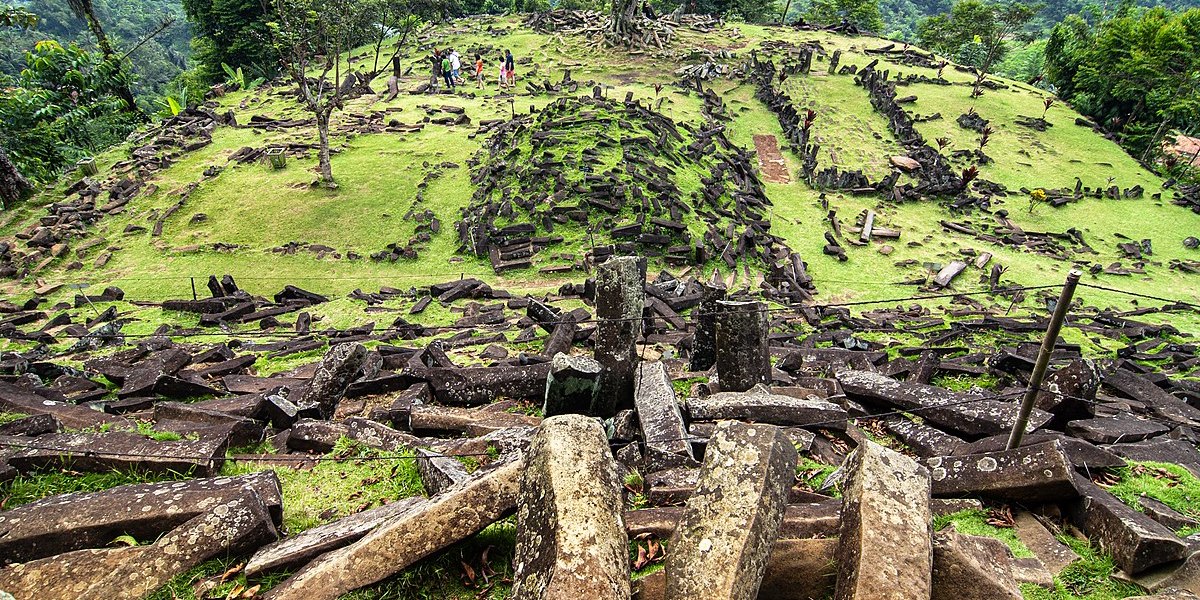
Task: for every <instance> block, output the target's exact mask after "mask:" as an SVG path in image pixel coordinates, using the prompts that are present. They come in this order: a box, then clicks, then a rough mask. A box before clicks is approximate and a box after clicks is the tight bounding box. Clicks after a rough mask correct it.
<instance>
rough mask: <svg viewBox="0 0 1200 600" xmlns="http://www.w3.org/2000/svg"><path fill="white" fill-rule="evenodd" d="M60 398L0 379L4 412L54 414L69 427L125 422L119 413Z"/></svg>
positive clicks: (80, 427) (79, 427)
mask: <svg viewBox="0 0 1200 600" xmlns="http://www.w3.org/2000/svg"><path fill="white" fill-rule="evenodd" d="M62 400H63V399H62V397H61V396H60V397H59V399H57V400H55V399H51V398H46V397H44V396H40V395H38V394H36V393H34V390H30V389H28V388H24V387H20V386H17V385H13V384H11V383H8V382H5V381H0V410H2V411H4V412H13V413H22V414H27V415H54V417H55V418H56V419H58V420H59V422H60V423H62V424H63V427H69V428H72V429H87V428H89V427H100V426H102V425H105V424H108V425H110V426H111V425H119V424H125V423H128V421H126V420H125V419H123V418H121V417H115V416H112V415H106V414H104V413H102V412H100V411H98V410H92V409H90V408H87V407H84V406H75V405H74V404H68V403H66V402H63V401H62Z"/></svg>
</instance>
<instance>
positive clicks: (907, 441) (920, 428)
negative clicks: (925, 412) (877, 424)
mask: <svg viewBox="0 0 1200 600" xmlns="http://www.w3.org/2000/svg"><path fill="white" fill-rule="evenodd" d="M883 426H884V427H885V428H886V429H887V430H888V433H890V434H892V435H894V436H896V438H897V439H899V440H900V441H901V442H903V443H904V445H905V446H908V447H909V448H912V449H913V450H915V451H916V452H917V454H920V455H922V456H949V455H951V454H954V453H955V452H956V451H957V450H958V448H959V447H960V446H961V445H962V444H963V443H964V442H963V440H962V439H961V438H957V437H954V436H952V435H950V434H948V433H946V432H944V431H942V430H940V429H938V428H936V427H930V426H928V425H926V424H924V423H918V422H916V421H914V420H912V419H910V418H908V417H906V416H904V415H891V416H888V417H885V418H884V419H883Z"/></svg>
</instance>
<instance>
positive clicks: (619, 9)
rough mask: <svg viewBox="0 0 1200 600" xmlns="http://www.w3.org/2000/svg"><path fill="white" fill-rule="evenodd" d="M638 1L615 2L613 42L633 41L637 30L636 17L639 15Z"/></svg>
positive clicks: (615, 0)
mask: <svg viewBox="0 0 1200 600" xmlns="http://www.w3.org/2000/svg"><path fill="white" fill-rule="evenodd" d="M637 4H638V0H613V8H612V31H611V38H610V39H611V40H612V41H613V42H614V43H616V42H618V41H625V42H629V41H631V38H632V35H633V33H634V31H635V29H636V26H635V24H634V16H635V15H636V14H637Z"/></svg>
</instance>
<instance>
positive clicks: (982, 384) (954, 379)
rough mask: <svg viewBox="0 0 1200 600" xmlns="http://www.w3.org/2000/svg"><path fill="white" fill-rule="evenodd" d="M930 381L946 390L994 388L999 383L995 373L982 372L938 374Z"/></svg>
mask: <svg viewBox="0 0 1200 600" xmlns="http://www.w3.org/2000/svg"><path fill="white" fill-rule="evenodd" d="M975 347H979V346H975ZM932 383H933V385H936V386H938V387H943V388H946V389H948V390H953V391H956V392H967V391H970V390H971V389H972V388H976V387H979V388H983V389H985V390H992V389H996V386H998V385H1000V380H999V379H998V378H997V377H996V376H995V375H992V374H990V373H984V374H982V375H966V374H963V375H939V376H937V377H934V378H933V381H932Z"/></svg>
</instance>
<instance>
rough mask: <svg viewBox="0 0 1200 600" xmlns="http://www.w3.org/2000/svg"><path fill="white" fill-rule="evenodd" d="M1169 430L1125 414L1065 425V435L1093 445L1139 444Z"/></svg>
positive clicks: (1164, 426) (1153, 422)
mask: <svg viewBox="0 0 1200 600" xmlns="http://www.w3.org/2000/svg"><path fill="white" fill-rule="evenodd" d="M1170 430H1171V428H1170V427H1167V426H1166V425H1163V424H1162V423H1158V422H1156V421H1149V420H1146V419H1139V418H1137V417H1134V416H1132V415H1127V414H1125V413H1120V414H1117V415H1114V416H1111V417H1099V418H1095V419H1083V420H1079V421H1071V422H1070V423H1067V435H1073V436H1075V437H1078V438H1082V439H1084V440H1087V441H1089V442H1092V443H1093V444H1116V443H1120V442H1139V441H1141V440H1144V439H1147V438H1152V437H1154V436H1157V435H1162V434H1164V433H1167V432H1168V431H1170Z"/></svg>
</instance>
